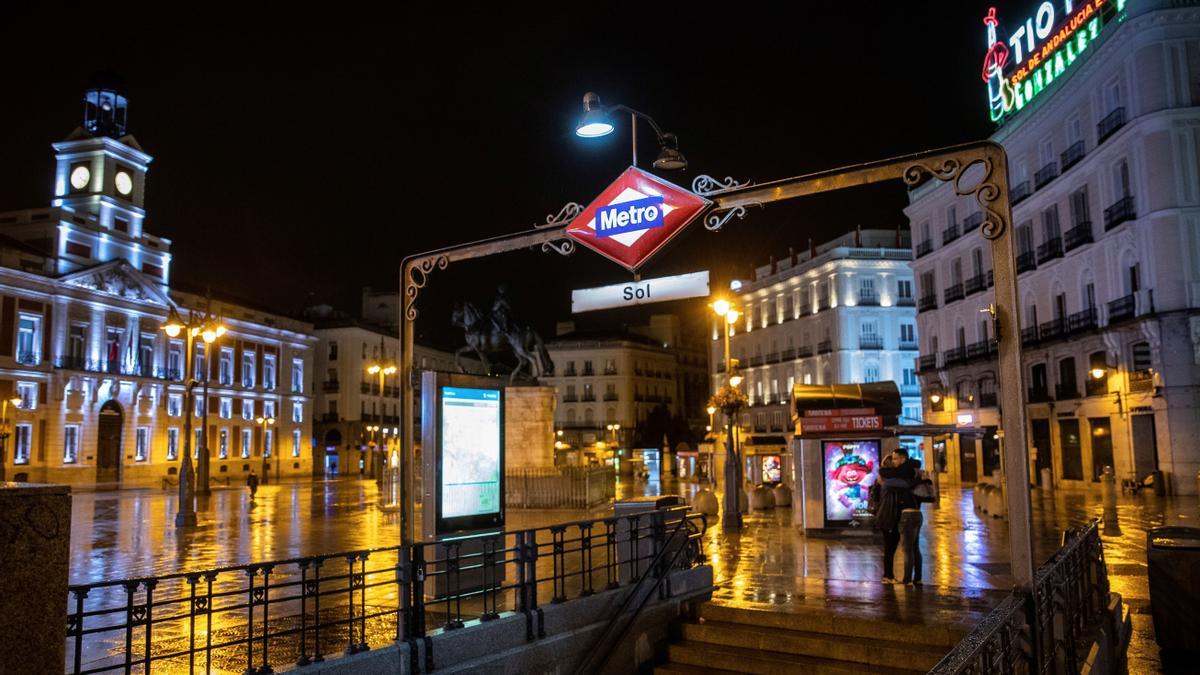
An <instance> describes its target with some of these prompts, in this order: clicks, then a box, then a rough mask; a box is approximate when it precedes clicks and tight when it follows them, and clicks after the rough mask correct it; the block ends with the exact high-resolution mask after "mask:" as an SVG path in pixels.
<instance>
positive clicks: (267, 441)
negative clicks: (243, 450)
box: [263, 429, 275, 457]
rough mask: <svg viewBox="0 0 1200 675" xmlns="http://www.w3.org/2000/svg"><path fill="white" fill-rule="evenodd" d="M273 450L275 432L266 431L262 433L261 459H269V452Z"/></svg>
mask: <svg viewBox="0 0 1200 675" xmlns="http://www.w3.org/2000/svg"><path fill="white" fill-rule="evenodd" d="M274 448H275V430H274V429H267V430H265V431H263V457H270V456H271V451H272V450H273V449H274Z"/></svg>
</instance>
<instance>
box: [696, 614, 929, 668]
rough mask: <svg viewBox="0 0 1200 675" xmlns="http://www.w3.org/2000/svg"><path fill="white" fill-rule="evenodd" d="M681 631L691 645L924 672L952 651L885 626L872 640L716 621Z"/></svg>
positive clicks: (884, 624) (880, 625)
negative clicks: (906, 638) (914, 640)
mask: <svg viewBox="0 0 1200 675" xmlns="http://www.w3.org/2000/svg"><path fill="white" fill-rule="evenodd" d="M680 631H681V633H682V635H683V639H684V640H686V641H688V642H694V643H702V644H710V645H720V646H722V647H737V648H746V649H751V650H755V651H772V652H778V653H782V654H787V655H789V656H791V655H796V656H807V657H813V658H821V659H831V660H834V661H842V662H847V663H857V664H862V665H865V666H871V667H876V668H877V667H883V666H890V667H893V668H901V669H909V670H916V671H921V672H924V671H928V670H929V669H930V668H932V667H933V666H934V665H936V664H937V662H938V661H940V660H942V657H943V656H945V655H946V653H947V652H949V651H950V649H949V648H948V647H938V646H933V645H924V644H918V643H911V642H904V641H896V640H894V639H893V637H894V636H893V635H892V634H891V626H890V625H889V624H886V623H883V622H880V623H879V624H877V625H876V631H875V633H874V634H873V635H872V636H870V637H856V636H850V635H844V634H839V633H836V632H833V631H829V630H823V631H819V632H809V631H800V630H793V629H790V628H788V629H785V628H769V627H764V626H748V625H745V624H736V623H725V622H722V621H712V620H702V621H701V622H700V623H685V624H683V625H681V626H680Z"/></svg>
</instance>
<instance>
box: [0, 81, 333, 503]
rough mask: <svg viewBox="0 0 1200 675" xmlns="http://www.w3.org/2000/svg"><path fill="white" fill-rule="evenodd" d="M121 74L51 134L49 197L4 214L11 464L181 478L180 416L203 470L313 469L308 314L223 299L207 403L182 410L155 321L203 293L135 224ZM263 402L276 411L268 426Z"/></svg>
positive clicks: (158, 481)
mask: <svg viewBox="0 0 1200 675" xmlns="http://www.w3.org/2000/svg"><path fill="white" fill-rule="evenodd" d="M126 111H127V105H126V100H125V98H124V96H122V95H121V94H120V91H119V88H118V87H114V86H112V85H111V84H109V83H105V82H97V83H96V84H95V86H93V87H92V88H91V89H89V90H88V92H87V93H86V95H85V114H84V125H83V126H82V127H80V128H79V129H77V130H76V131H75V132H74V133H72V134H71V135H70V136H69V137H68V138H67V140H65V141H63V142H61V143H55V144H54V145H53V148H54V151H55V156H56V160H57V161H56V170H55V177H54V186H53V190H54V197H53V201H52V205H51V206H50V207H49V208H42V209H29V210H24V211H13V212H6V213H0V399H3V400H8V399H12V398H19V399H20V400H21V402H20V404H19V405H18V406H12V405H5V406H4V413H5V414H4V419H3V420H0V421H2V422H3V423H4V424H5V426H6V427H7V428H8V429H9V430H10V431H11V435H10V436H9V438H8V439H7V443H6V445H5V452H4V464H5V469H6V475H7V477H8V478H9V479H10V480H12V479H14V478H15V479H18V480H29V481H34V482H52V483H70V484H74V485H101V486H107V487H119V486H134V485H151V486H159V485H162V483H163V481H164V479H166V480H167V481H170V482H173V481H175V480H176V479H177V478H178V467H179V463H180V462H179V457H180V453H182V452H183V451H184V447H185V443H184V438H183V436H182V435H183V433H184V431H183V429H184V419H185V418H184V415H193V430H194V432H195V435H196V437H195V439H194V440H193V446H192V447H193V449H194V450H193V454H195V453H196V449H198V447H199V445H200V443H202V442H203V441H204V440H205V438H207V444H208V447H209V450H210V452H209V456H210V458H211V464H210V466H211V472H210V473H211V476H212V477H213V479H214V480H215V481H220V482H224V481H225V480H231V481H233V484H235V485H236V484H237V482H238V481H242V480H244V478H245V475H246V474H247V473H248V472H249V471H250V469H252V468H253V469H254V470H255V471H257V472H259V473H261V472H263V471H264V467H265V468H266V470H269V471H270V472H271V477H272V478H274V477H276V476H282V477H289V476H309V475H311V474H312V457H313V452H312V441H311V436H310V433H309V429H310V428H311V416H312V395H311V384H310V382H311V369H312V357H313V347H314V345H315V343H316V338H315V337H313V335H312V325H311V324H308V323H305V322H303V321H298V320H294V319H290V318H288V317H284V316H280V315H277V314H273V313H269V312H264V311H261V310H259V309H256V308H253V307H248V306H245V305H244V304H241V303H236V302H228V301H226V300H224V299H220V298H214V299H213V300H212V311H213V312H214V313H215V314H220V315H221V317H222V319H223V323H224V325H225V327H226V328H227V332H226V333H225V334H224V335H223V336H222V337H220V338H218V340H217V341H216V342H214V343H213V344H211V345H208V346H207V348H206V347H205V345H204V344H203V342H202V341H199V340H197V343H198V345H197V351H196V357H195V363H194V366H195V368H194V372H193V373H192V374H191V376H192V377H194V378H195V379H197V380H198V381H201V382H203V381H205V380H207V381H208V386H209V388H208V394H209V397H208V400H207V408H208V413H209V414H208V428H207V434H205V430H204V429H203V424H202V419H203V418H202V414H203V412H204V408H205V407H206V405H205V404H206V402H205V401H204V399H203V396H202V395H201V392H202V389H201V387H197V388H196V390H195V393H196V403H195V405H194V406H193V407H192V409H191V410H185V409H184V400H185V397H184V392H185V380H186V379H187V377H188V375H189V374H188V373H185V372H184V340H183V338H182V336H181V337H180V338H178V339H173V338H168V337H167V335H166V334H165V333H164V332H163V331H162V330H161V327H162V325H163V323H164V322H165V321H166V319H167V314H168V311H169V309H170V307H171V306H172V305H175V306H177V307H179V308H180V311H181V313H183V314H184V315H185V316H186V313H187V310H188V309H199V310H203V309H204V308H205V307H206V305H207V300H206V298H205V297H204V296H201V295H196V294H193V293H188V292H183V291H180V290H177V289H172V288H171V287H170V286H169V278H170V276H169V275H170V262H171V253H170V245H171V242H170V241H169V240H167V239H164V238H161V237H156V236H154V235H152V234H150V233H148V232H146V231H145V230H144V227H143V226H144V224H145V219H146V212H145V210H144V207H143V206H144V198H145V189H146V180H145V175H146V172H147V170H148V168H149V165H150V162H151V159H152V158H151V157H150V155H148V154H146V153H145V152H144V151H143V150H142V149H141V148H140V146H139V145H138V143H137V141H136V140H135V139H134V138H133V136H131V135H129V134H128V132H127V128H126V125H127V119H126ZM261 416H266V417H274V418H276V420H277V423H276V424H275V425H273V426H272V427H269V428H266V429H264V428H263V426H261V425H258V424H257V423H256V421H255V420H256V419H257V418H258V417H261Z"/></svg>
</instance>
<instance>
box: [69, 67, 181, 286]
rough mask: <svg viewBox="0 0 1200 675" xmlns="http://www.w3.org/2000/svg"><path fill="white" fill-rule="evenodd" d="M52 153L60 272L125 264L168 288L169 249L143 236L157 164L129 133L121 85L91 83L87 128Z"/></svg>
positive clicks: (106, 77) (111, 80)
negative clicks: (150, 177) (149, 178)
mask: <svg viewBox="0 0 1200 675" xmlns="http://www.w3.org/2000/svg"><path fill="white" fill-rule="evenodd" d="M53 147H54V153H55V160H56V166H55V178H54V203H53V205H54V206H55V207H58V208H59V209H60V210H61V211H62V212H63V213H62V216H61V218H60V223H61V224H60V226H59V232H58V237H57V239H58V241H57V244H58V246H57V248H58V250H57V254H58V258H59V270H58V271H59V272H60V273H65V272H70V271H73V270H76V269H80V268H82V267H87V266H89V265H93V264H96V263H103V262H108V261H110V260H114V259H118V258H123V259H125V260H127V261H129V262H130V263H131V264H132V265H133V266H134V267H135V268H137V269H140V270H142V271H143V272H146V273H147V274H150V275H151V276H154V277H156V280H158V281H159V282H160V283H162V284H166V283H167V281H168V278H169V276H168V275H169V270H168V266H169V263H170V259H171V256H170V253H169V250H170V241H169V240H166V239H162V238H159V237H155V236H153V235H150V234H148V233H146V232H145V231H144V229H143V226H144V224H145V220H146V209H145V188H146V171H147V170H148V169H149V166H150V162H151V161H152V160H153V157H151V156H150V155H149V154H147V153H146V152H145V151H144V150H142V147H141V146H140V145H139V144H138V142H137V139H135V138H134V137H133V135H132V134H130V133H129V101H128V99H127V98H126V96H125V86H124V83H123V82H122V81H121V79H120V78H119V77H117V76H116V75H113V74H111V73H98V74H96V75H93V76H92V77H91V79H90V81H89V85H88V88H87V90H86V91H85V92H84V95H83V125H82V126H80V127H79V128H77V129H76V130H75V131H74V132H72V133H71V135H70V136H68V137H67V138H66V139H65V140H63V141H60V142H58V143H54V144H53Z"/></svg>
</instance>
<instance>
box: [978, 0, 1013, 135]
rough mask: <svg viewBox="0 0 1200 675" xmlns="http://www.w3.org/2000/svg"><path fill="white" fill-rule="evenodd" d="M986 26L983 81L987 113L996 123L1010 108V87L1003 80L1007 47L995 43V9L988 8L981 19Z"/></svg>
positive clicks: (1006, 61)
mask: <svg viewBox="0 0 1200 675" xmlns="http://www.w3.org/2000/svg"><path fill="white" fill-rule="evenodd" d="M983 23H984V25H985V26H987V40H988V50H987V55H986V56H984V58H983V74H982V76H983V81H984V82H987V87H988V112H989V114H991V117H992V121H993V122H998V121H1000V118H1001V117H1003V116H1004V113H1005V112H1007V111H1008V109H1009V108H1010V107H1011V106H1012V103H1011V100H1012V96H1011V93H1010V92H1011V87H1010V85H1009V84H1008V82H1007V81H1006V80H1005V79H1004V65H1005V64H1006V63H1008V47H1007V46H1006V45H1005V44H1004V43H1003V42H997V41H996V24H997V23H998V22H997V21H996V8H995V7H989V8H988V13H987V16H985V17H983Z"/></svg>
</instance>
